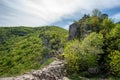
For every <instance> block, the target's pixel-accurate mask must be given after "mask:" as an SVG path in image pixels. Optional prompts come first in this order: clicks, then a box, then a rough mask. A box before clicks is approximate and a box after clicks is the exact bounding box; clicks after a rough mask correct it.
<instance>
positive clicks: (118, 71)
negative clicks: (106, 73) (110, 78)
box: [109, 51, 120, 77]
mask: <svg viewBox="0 0 120 80" xmlns="http://www.w3.org/2000/svg"><path fill="white" fill-rule="evenodd" d="M109 58H110V59H111V61H110V63H109V66H110V69H111V71H112V74H114V75H117V76H118V77H120V51H114V52H111V54H109Z"/></svg>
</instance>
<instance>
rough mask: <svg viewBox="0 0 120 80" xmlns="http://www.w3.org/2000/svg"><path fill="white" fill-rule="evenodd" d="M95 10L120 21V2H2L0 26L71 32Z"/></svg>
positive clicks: (57, 0) (76, 0)
mask: <svg viewBox="0 0 120 80" xmlns="http://www.w3.org/2000/svg"><path fill="white" fill-rule="evenodd" d="M95 8H97V9H99V10H100V11H102V12H103V13H107V14H108V15H109V17H110V18H112V19H114V21H115V22H117V21H120V0H0V26H33V27H34V26H45V25H57V26H61V27H63V28H65V29H68V26H69V25H70V24H71V23H72V22H73V21H74V20H78V19H80V18H81V17H82V16H83V15H84V14H85V13H86V14H90V13H91V11H92V10H93V9H95Z"/></svg>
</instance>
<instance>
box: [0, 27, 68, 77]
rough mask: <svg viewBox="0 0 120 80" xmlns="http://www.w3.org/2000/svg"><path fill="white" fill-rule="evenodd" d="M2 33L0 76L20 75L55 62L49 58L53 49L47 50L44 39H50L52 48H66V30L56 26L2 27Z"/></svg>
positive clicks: (0, 31) (0, 39) (0, 40)
mask: <svg viewBox="0 0 120 80" xmlns="http://www.w3.org/2000/svg"><path fill="white" fill-rule="evenodd" d="M49 31H50V32H49ZM47 32H48V33H47ZM0 33H1V34H0V76H13V75H19V74H23V73H24V72H26V71H30V70H32V69H39V68H41V67H43V66H45V65H47V64H49V63H50V62H51V61H53V59H51V58H50V59H49V58H47V56H51V54H49V53H50V51H51V49H48V48H46V47H48V46H46V45H44V40H43V38H42V37H44V36H47V37H50V39H49V40H50V43H49V44H50V45H51V46H53V45H54V44H55V45H57V44H60V45H59V46H57V49H58V48H59V47H62V46H64V43H65V40H66V38H65V37H66V35H67V31H66V30H64V29H61V28H59V27H55V26H50V27H38V28H30V27H9V28H7V27H6V28H4V27H1V28H0ZM41 33H43V34H42V35H41ZM40 35H41V36H40ZM58 35H59V36H58ZM51 37H52V38H51ZM54 39H55V40H54ZM63 42H64V43H63ZM55 49H56V48H55ZM44 60H45V61H44Z"/></svg>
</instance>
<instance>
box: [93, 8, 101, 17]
mask: <svg viewBox="0 0 120 80" xmlns="http://www.w3.org/2000/svg"><path fill="white" fill-rule="evenodd" d="M92 16H96V17H100V16H101V12H100V11H99V10H98V9H94V10H93V11H92Z"/></svg>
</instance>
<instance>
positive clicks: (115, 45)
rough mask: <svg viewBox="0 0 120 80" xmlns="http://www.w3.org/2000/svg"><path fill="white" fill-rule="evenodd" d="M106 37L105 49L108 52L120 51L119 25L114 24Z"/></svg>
mask: <svg viewBox="0 0 120 80" xmlns="http://www.w3.org/2000/svg"><path fill="white" fill-rule="evenodd" d="M106 39H107V42H106V45H107V46H108V47H107V51H108V52H109V53H111V52H113V51H115V50H119V51H120V25H116V26H115V28H113V29H112V30H111V31H110V33H108V34H107V35H106Z"/></svg>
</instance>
